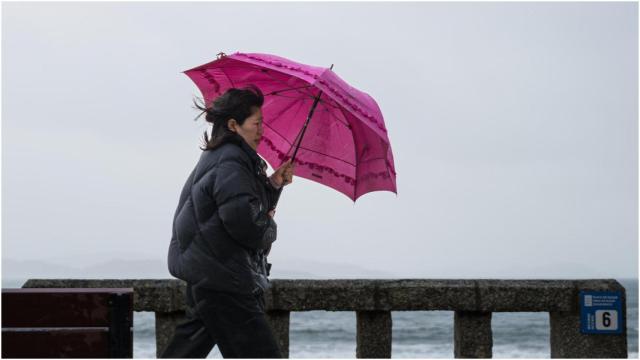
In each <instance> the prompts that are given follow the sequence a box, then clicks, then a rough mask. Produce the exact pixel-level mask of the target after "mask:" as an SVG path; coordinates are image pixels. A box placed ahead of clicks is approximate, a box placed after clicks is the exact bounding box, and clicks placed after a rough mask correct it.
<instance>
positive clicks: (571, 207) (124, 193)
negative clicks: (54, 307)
mask: <svg viewBox="0 0 640 360" xmlns="http://www.w3.org/2000/svg"><path fill="white" fill-rule="evenodd" d="M637 6H638V5H637V3H631V2H626V3H286V2H285V3H120V2H113V3H77V2H76V3H63V4H56V3H30V4H29V3H3V4H2V105H3V107H2V259H3V260H4V261H6V260H46V261H51V262H57V263H61V264H62V263H64V264H77V265H83V266H85V265H86V266H89V265H91V264H95V263H99V262H106V261H109V260H113V259H119V260H122V259H130V260H131V259H155V260H158V261H162V262H163V263H164V262H165V259H166V253H167V247H168V244H169V239H170V232H171V220H172V216H173V212H174V210H175V206H176V205H177V201H178V194H179V191H180V189H181V187H182V185H183V182H184V181H185V179H186V177H187V175H188V174H189V172H190V170H191V169H192V168H193V166H194V164H195V162H196V161H197V158H198V155H199V152H200V150H199V149H198V146H199V144H200V137H201V134H202V131H203V130H204V129H205V128H206V127H205V125H204V123H203V122H202V121H198V122H193V121H192V119H193V118H194V117H195V115H196V113H195V111H194V110H193V109H192V108H191V99H192V97H193V96H194V95H199V93H198V92H197V89H196V87H195V86H194V85H193V84H192V83H191V81H190V80H189V79H188V78H187V77H186V76H185V75H183V74H181V71H183V70H186V69H188V68H191V67H194V66H196V65H199V64H202V63H205V62H208V61H210V60H212V59H213V58H215V55H216V53H218V52H220V51H224V52H227V53H232V52H235V51H244V52H265V53H272V54H277V55H281V56H284V57H287V58H290V59H292V60H296V61H299V62H303V63H309V64H313V65H318V66H329V65H330V64H335V67H334V71H335V72H336V73H337V74H338V75H340V76H341V77H342V78H343V79H345V80H346V81H347V82H349V83H350V84H352V85H354V86H356V87H358V88H359V89H361V90H363V91H365V92H367V93H369V94H370V95H371V96H373V97H374V98H375V99H376V100H377V102H378V104H379V105H380V108H381V110H382V112H383V114H384V117H385V121H386V125H387V129H388V131H389V132H388V134H389V137H390V140H391V145H392V148H393V151H394V157H395V162H396V170H397V174H398V178H397V184H398V196H396V195H395V194H392V193H388V192H375V193H371V194H368V195H365V196H364V197H362V198H361V199H359V200H358V202H357V203H356V204H355V205H354V204H353V203H352V202H351V201H350V200H349V199H348V198H347V197H346V196H344V195H342V194H340V193H338V192H336V191H334V190H332V189H329V188H326V187H323V186H321V185H319V184H316V183H313V182H311V181H308V180H305V179H301V178H296V179H295V180H294V184H292V185H291V186H289V187H288V188H287V189H286V190H285V191H284V193H283V197H282V199H281V201H280V206H279V209H278V214H277V215H276V220H277V222H278V230H279V237H278V240H277V242H276V243H275V244H274V247H273V250H272V254H271V256H270V262H272V263H274V271H275V270H277V269H278V266H279V265H282V266H288V267H289V268H296V267H297V268H298V270H299V271H300V272H304V271H305V269H304V266H305V262H309V263H311V262H313V263H336V264H343V265H344V267H342V268H340V269H344V270H343V271H342V272H338V273H337V274H335V272H330V271H329V270H328V271H327V274H329V273H330V274H331V275H332V276H342V275H344V276H348V275H353V273H351V272H350V271H352V270H353V269H354V268H352V267H360V268H364V269H369V270H377V271H380V272H384V273H387V274H391V275H392V276H396V277H426V278H443V277H444V278H482V277H494V278H513V277H521V278H556V277H576V278H578V277H636V276H637V274H638V212H637V205H638V203H637V201H638V158H637V150H638V148H637V146H638V127H637V126H638V103H637V101H638V100H637V99H638V17H637V13H638V11H637ZM161 266H164V265H161ZM350 266H352V267H350ZM350 269H351V270H350ZM161 271H164V274H165V276H166V277H169V274H168V272H166V270H165V269H164V268H162V269H161ZM319 271H321V268H320V270H319ZM354 271H356V270H354ZM356 272H357V271H356ZM275 274H276V275H277V274H278V273H277V272H275ZM81 275H85V274H81ZM86 275H96V276H100V275H101V274H100V273H94V274H86ZM161 275H162V274H161ZM130 277H132V278H135V277H136V274H135V273H131V274H130Z"/></svg>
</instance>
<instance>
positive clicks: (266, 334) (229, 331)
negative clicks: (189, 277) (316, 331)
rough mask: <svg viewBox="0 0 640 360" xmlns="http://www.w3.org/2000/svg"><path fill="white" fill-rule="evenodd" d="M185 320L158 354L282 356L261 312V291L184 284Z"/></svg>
mask: <svg viewBox="0 0 640 360" xmlns="http://www.w3.org/2000/svg"><path fill="white" fill-rule="evenodd" d="M186 304H187V311H186V320H185V321H183V322H181V323H179V324H178V325H177V326H176V330H175V334H174V335H173V338H172V339H171V340H170V341H169V344H168V345H167V348H166V349H165V350H164V352H163V353H162V354H161V355H160V358H206V357H207V355H209V352H210V351H211V349H213V347H214V346H215V345H216V344H217V345H218V349H219V350H220V353H221V354H222V357H224V358H282V353H281V352H280V348H279V347H278V343H277V341H276V339H275V336H274V335H273V332H272V331H271V327H270V326H269V323H268V322H267V319H266V315H265V312H264V306H265V305H264V294H263V293H262V292H260V293H258V294H251V295H242V294H235V293H227V292H220V291H212V290H209V289H205V288H200V287H198V286H193V285H192V284H187V293H186Z"/></svg>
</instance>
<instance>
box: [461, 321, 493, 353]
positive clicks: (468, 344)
mask: <svg viewBox="0 0 640 360" xmlns="http://www.w3.org/2000/svg"><path fill="white" fill-rule="evenodd" d="M491 315H492V313H491V312H476V311H456V312H455V315H454V326H453V346H454V356H455V357H456V358H491V357H492V356H493V353H492V351H493V350H492V349H493V334H492V332H491Z"/></svg>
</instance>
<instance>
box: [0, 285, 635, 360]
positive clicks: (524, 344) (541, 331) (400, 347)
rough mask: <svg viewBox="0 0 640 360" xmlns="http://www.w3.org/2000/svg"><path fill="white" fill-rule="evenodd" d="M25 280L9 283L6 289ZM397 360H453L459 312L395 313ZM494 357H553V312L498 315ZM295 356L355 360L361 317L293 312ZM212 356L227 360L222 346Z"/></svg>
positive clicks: (148, 351) (631, 320)
mask: <svg viewBox="0 0 640 360" xmlns="http://www.w3.org/2000/svg"><path fill="white" fill-rule="evenodd" d="M617 280H618V281H619V282H620V283H621V284H622V285H623V286H624V287H625V288H626V290H627V343H628V353H629V358H638V280H637V279H617ZM24 281H25V279H3V280H2V287H3V288H15V287H21V286H22V284H23V283H24ZM391 316H392V322H393V332H392V353H391V356H392V357H394V358H453V357H454V356H453V325H454V324H453V318H454V312H453V311H393V312H392V314H391ZM491 326H492V331H493V358H550V346H549V314H548V313H547V312H518V313H504V312H494V313H493V316H492V321H491ZM289 336H290V339H289V356H290V358H355V354H356V314H355V312H352V311H304V312H292V313H291V323H290V333H289ZM133 337H134V358H155V357H156V355H155V351H156V349H155V348H156V346H155V316H154V313H151V312H134V335H133ZM208 358H222V356H221V355H220V352H219V351H218V348H217V347H214V348H213V350H212V351H211V352H210V353H209V356H208Z"/></svg>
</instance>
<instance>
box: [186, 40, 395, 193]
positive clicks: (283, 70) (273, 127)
mask: <svg viewBox="0 0 640 360" xmlns="http://www.w3.org/2000/svg"><path fill="white" fill-rule="evenodd" d="M184 73H185V74H186V75H187V76H189V77H190V78H191V80H193V82H194V83H195V84H196V85H197V86H198V88H199V89H200V91H201V92H202V95H203V97H204V100H205V102H206V104H207V105H210V104H211V102H212V101H213V100H214V99H215V98H216V97H218V96H219V95H222V94H223V93H224V92H225V91H226V90H227V89H229V88H242V87H245V86H248V85H250V84H253V85H256V86H257V87H259V88H260V90H262V92H263V93H264V96H265V101H264V104H263V106H262V114H263V118H264V120H263V124H264V134H263V137H262V140H261V142H260V145H259V146H258V149H257V151H258V153H259V154H260V155H261V156H262V157H264V158H265V160H266V161H268V162H269V164H270V165H271V166H272V167H273V168H274V169H276V168H278V167H279V166H280V165H281V164H282V163H283V162H285V161H287V160H289V159H290V158H291V155H292V153H293V152H294V149H295V148H296V146H299V148H298V150H297V154H296V156H295V158H294V164H295V175H297V176H301V177H304V178H306V179H309V180H312V181H315V182H318V183H321V184H324V185H326V186H329V187H331V188H333V189H335V190H338V191H340V192H341V193H343V194H345V195H347V196H348V197H349V198H351V199H352V200H353V201H355V200H356V199H357V198H359V197H360V196H362V195H364V194H366V193H368V192H371V191H379V190H387V191H391V192H394V193H397V190H396V172H395V166H394V163H393V154H392V152H391V144H390V143H389V138H388V137H387V129H386V127H385V124H384V119H383V117H382V113H381V112H380V108H379V107H378V104H377V103H376V102H375V100H374V99H373V98H372V97H371V96H369V95H368V94H366V93H364V92H362V91H359V90H357V89H355V88H353V87H351V86H349V85H348V84H347V83H346V82H345V81H343V80H342V79H340V77H338V75H336V74H335V72H333V71H332V70H331V69H328V68H322V67H317V66H310V65H304V64H301V63H297V62H294V61H291V60H288V59H285V58H282V57H279V56H275V55H269V54H258V53H235V54H232V55H228V56H227V55H224V54H219V56H218V59H216V60H214V61H212V62H210V63H207V64H204V65H201V66H198V67H196V68H193V69H190V70H187V71H185V72H184ZM318 96H319V100H318V103H317V107H316V108H315V111H314V112H313V117H312V118H311V119H310V121H309V122H308V126H307V128H306V131H305V132H304V134H303V133H302V131H301V130H302V129H303V127H304V125H305V122H306V120H307V116H308V115H309V112H310V110H311V108H312V105H313V103H314V100H316V99H317V98H318ZM302 135H303V136H302Z"/></svg>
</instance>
